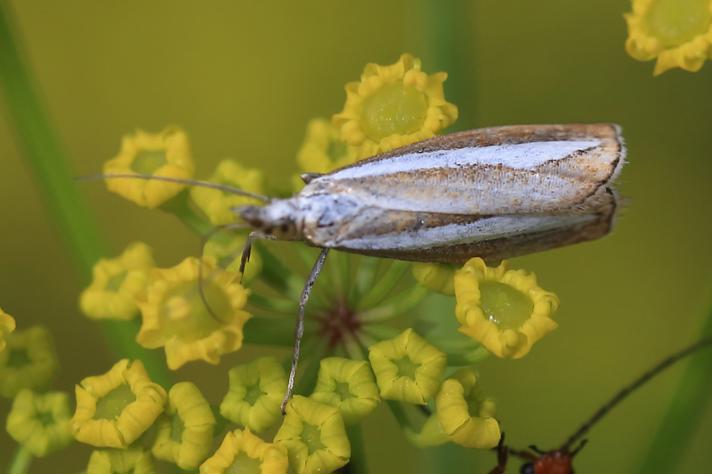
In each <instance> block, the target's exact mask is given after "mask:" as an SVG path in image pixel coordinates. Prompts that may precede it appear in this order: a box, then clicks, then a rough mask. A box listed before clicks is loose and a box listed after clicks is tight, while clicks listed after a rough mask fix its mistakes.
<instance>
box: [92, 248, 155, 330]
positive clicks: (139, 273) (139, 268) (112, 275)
mask: <svg viewBox="0 0 712 474" xmlns="http://www.w3.org/2000/svg"><path fill="white" fill-rule="evenodd" d="M154 265H155V263H154V261H153V254H152V252H151V248H150V247H149V246H148V245H146V244H144V243H143V242H135V243H133V244H131V245H129V246H128V247H126V250H124V251H123V253H122V254H121V255H119V256H118V257H116V258H112V259H104V258H103V259H101V260H99V262H97V263H96V265H94V268H93V269H92V274H93V278H92V282H91V284H90V285H89V287H88V288H86V289H85V290H84V291H82V294H81V296H80V298H79V307H80V308H81V310H82V312H83V313H84V314H86V315H87V316H89V317H90V318H92V319H120V320H129V319H133V317H134V316H136V314H137V313H138V306H136V297H137V296H138V294H139V293H140V292H142V291H143V290H144V289H145V288H146V282H147V281H148V271H149V269H151V268H152V267H153V266H154Z"/></svg>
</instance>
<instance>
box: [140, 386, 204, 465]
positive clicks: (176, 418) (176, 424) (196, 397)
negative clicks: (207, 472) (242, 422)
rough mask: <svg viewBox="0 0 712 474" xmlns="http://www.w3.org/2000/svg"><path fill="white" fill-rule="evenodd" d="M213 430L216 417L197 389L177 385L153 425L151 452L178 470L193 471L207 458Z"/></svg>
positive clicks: (169, 394) (170, 392) (169, 392)
mask: <svg viewBox="0 0 712 474" xmlns="http://www.w3.org/2000/svg"><path fill="white" fill-rule="evenodd" d="M214 428H215V416H213V412H212V410H211V409H210V404H209V403H208V401H207V400H206V399H205V398H204V397H203V394H202V393H200V390H199V389H198V387H196V386H195V384H193V383H191V382H180V383H177V384H175V385H174V386H173V387H171V389H170V390H169V391H168V406H167V407H166V412H165V414H164V415H163V416H162V417H161V418H159V419H158V422H157V424H156V440H155V441H154V443H153V447H152V448H151V452H152V453H153V455H154V456H155V457H156V459H161V460H163V461H168V462H172V463H173V464H175V465H177V466H178V467H180V468H181V469H186V470H191V469H195V468H196V467H198V466H199V465H200V463H201V462H202V461H204V460H205V458H206V457H207V456H208V452H209V451H210V447H211V445H212V441H213V429H214Z"/></svg>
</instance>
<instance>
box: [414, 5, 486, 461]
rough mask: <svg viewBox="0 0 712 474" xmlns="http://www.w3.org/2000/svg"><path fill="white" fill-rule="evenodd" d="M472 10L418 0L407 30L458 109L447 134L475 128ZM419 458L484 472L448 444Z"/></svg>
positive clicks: (470, 7)
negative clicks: (440, 76)
mask: <svg viewBox="0 0 712 474" xmlns="http://www.w3.org/2000/svg"><path fill="white" fill-rule="evenodd" d="M474 8H476V5H475V2H466V1H457V2H442V1H439V0H418V2H417V3H416V4H415V5H414V8H413V9H412V10H413V13H414V14H415V15H417V18H415V25H416V26H415V27H412V28H410V29H409V30H410V31H417V32H418V34H419V35H421V38H420V39H415V38H412V39H413V40H414V41H419V43H420V45H421V47H422V54H421V57H422V59H423V62H424V68H425V70H427V71H445V72H447V73H448V79H447V81H445V84H444V88H445V97H446V98H447V100H448V101H449V102H452V103H454V104H456V105H457V106H458V108H459V118H458V119H457V121H456V122H455V124H454V125H453V126H452V127H450V129H449V131H456V130H466V129H470V128H474V127H475V126H477V116H476V108H475V107H473V106H472V105H473V104H475V103H476V102H475V101H474V100H473V95H475V94H476V93H477V89H476V87H475V86H476V83H477V81H476V78H475V77H474V73H473V71H474V68H473V67H472V66H470V65H472V64H473V63H474V57H473V54H472V52H473V51H476V49H477V45H476V41H475V38H474V34H473V31H474V30H473V27H472V20H473V18H474V15H473V13H472V9H474ZM417 26H420V28H418V27H417ZM419 457H420V460H419V461H418V465H419V469H418V471H419V472H460V471H462V468H463V466H467V470H468V472H482V471H483V470H482V469H477V466H475V465H474V464H473V457H472V455H471V454H470V450H466V449H463V448H461V447H459V446H454V445H451V444H446V445H443V446H438V447H435V448H432V449H429V450H426V451H421V454H420V455H419Z"/></svg>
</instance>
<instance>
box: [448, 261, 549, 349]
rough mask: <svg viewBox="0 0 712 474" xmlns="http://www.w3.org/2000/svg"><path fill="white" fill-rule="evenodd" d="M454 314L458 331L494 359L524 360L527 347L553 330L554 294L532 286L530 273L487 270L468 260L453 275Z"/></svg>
mask: <svg viewBox="0 0 712 474" xmlns="http://www.w3.org/2000/svg"><path fill="white" fill-rule="evenodd" d="M455 297H456V299H457V304H456V306H455V314H456V316H457V320H458V321H459V322H460V324H461V326H460V332H462V333H463V334H466V335H468V336H470V337H471V338H473V339H475V340H477V341H478V342H479V343H480V344H482V345H483V346H484V347H485V348H487V350H489V351H490V352H492V353H493V354H495V355H496V356H497V357H512V358H514V359H518V358H520V357H524V356H525V355H526V354H527V353H529V350H530V349H531V347H532V345H534V343H535V342H537V341H538V340H539V339H541V338H542V337H544V336H545V335H546V334H547V333H549V332H551V331H553V330H554V329H556V327H557V324H556V323H555V322H554V321H553V320H552V319H551V315H552V314H553V313H554V312H555V311H556V309H557V308H558V307H559V298H557V297H556V295H555V294H554V293H550V292H548V291H545V290H543V289H542V288H540V287H539V286H538V285H537V281H536V275H534V274H533V273H529V272H527V271H525V270H507V263H506V262H502V264H501V265H499V266H498V267H495V268H490V267H488V266H487V265H486V264H485V262H484V260H482V259H481V258H473V259H470V260H469V261H467V263H465V265H464V266H463V267H462V268H461V269H460V270H458V271H457V272H456V273H455Z"/></svg>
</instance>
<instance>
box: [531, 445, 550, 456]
mask: <svg viewBox="0 0 712 474" xmlns="http://www.w3.org/2000/svg"><path fill="white" fill-rule="evenodd" d="M529 449H531V450H532V451H534V452H535V453H537V454H538V455H539V456H541V455H543V454H546V451H542V450H541V449H539V448H538V447H537V446H536V445H535V444H530V445H529Z"/></svg>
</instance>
